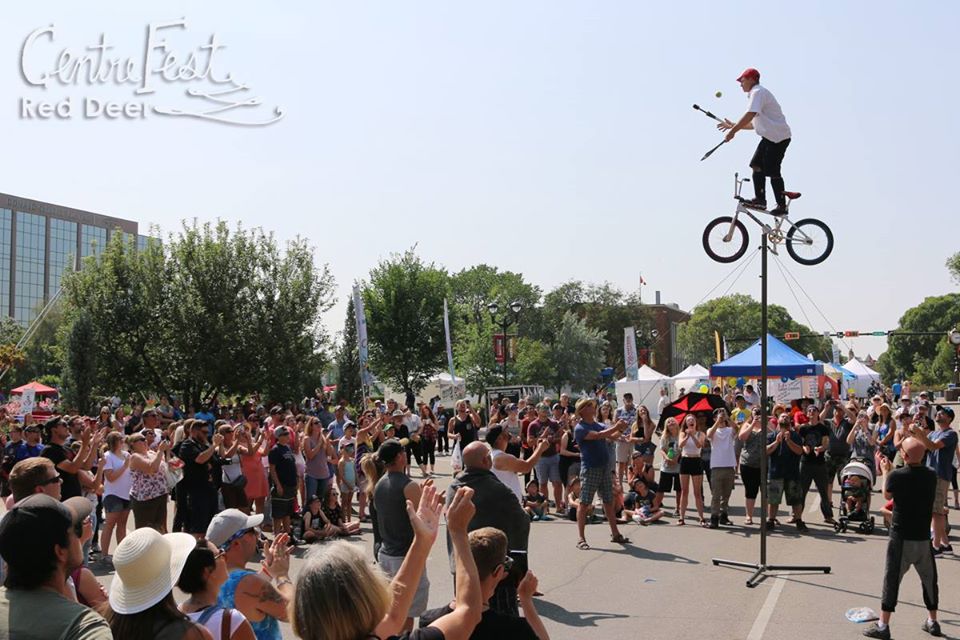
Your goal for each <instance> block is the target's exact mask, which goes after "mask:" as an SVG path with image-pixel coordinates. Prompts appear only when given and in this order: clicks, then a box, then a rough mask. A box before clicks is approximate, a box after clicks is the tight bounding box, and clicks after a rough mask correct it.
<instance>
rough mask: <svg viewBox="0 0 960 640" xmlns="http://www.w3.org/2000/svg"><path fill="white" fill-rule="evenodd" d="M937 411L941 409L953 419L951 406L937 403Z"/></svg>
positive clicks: (953, 414)
mask: <svg viewBox="0 0 960 640" xmlns="http://www.w3.org/2000/svg"><path fill="white" fill-rule="evenodd" d="M937 411H943V412H944V413H945V414H947V415H948V416H950V419H951V420H953V419H954V418H955V417H956V414H955V413H954V412H953V408H952V407H948V406H946V405H943V404H938V405H937Z"/></svg>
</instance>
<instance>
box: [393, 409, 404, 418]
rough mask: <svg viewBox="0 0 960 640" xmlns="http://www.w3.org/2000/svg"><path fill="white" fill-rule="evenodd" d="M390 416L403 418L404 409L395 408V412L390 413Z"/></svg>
mask: <svg viewBox="0 0 960 640" xmlns="http://www.w3.org/2000/svg"><path fill="white" fill-rule="evenodd" d="M390 417H391V418H402V417H403V411H400V409H394V410H393V413H391V414H390Z"/></svg>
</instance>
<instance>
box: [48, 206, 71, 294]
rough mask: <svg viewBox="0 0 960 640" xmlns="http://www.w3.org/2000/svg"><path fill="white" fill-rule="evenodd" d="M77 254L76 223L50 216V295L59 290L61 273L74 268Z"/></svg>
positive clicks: (61, 278)
mask: <svg viewBox="0 0 960 640" xmlns="http://www.w3.org/2000/svg"><path fill="white" fill-rule="evenodd" d="M76 255H77V223H76V222H70V221H68V220H61V219H59V218H50V297H51V298H52V297H53V296H55V295H56V294H57V291H59V290H60V282H61V281H62V280H63V274H64V273H65V272H66V271H67V270H68V269H70V270H72V269H74V267H75V265H76V261H75V257H76Z"/></svg>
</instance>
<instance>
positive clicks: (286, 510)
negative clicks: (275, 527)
mask: <svg viewBox="0 0 960 640" xmlns="http://www.w3.org/2000/svg"><path fill="white" fill-rule="evenodd" d="M296 497H297V485H293V486H291V487H284V488H283V496H278V495H277V491H276V489H274V490H273V491H272V492H271V498H270V509H271V515H272V516H273V519H274V520H277V519H279V518H289V517H290V516H292V515H293V501H294V499H295V498H296Z"/></svg>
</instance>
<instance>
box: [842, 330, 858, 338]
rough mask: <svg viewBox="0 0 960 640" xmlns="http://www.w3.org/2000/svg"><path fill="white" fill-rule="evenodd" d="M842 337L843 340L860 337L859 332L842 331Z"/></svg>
mask: <svg viewBox="0 0 960 640" xmlns="http://www.w3.org/2000/svg"><path fill="white" fill-rule="evenodd" d="M843 337H844V338H859V337H860V332H859V331H844V332H843Z"/></svg>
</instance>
